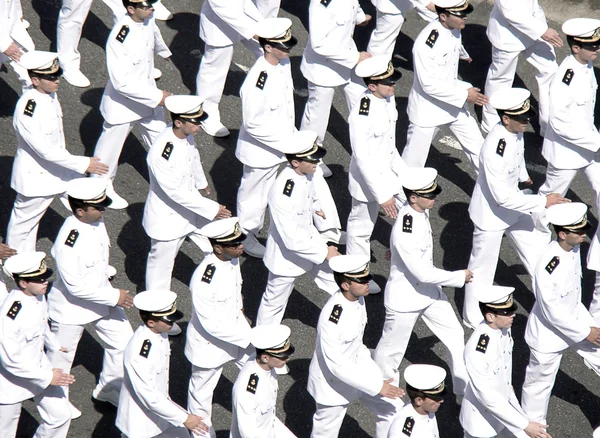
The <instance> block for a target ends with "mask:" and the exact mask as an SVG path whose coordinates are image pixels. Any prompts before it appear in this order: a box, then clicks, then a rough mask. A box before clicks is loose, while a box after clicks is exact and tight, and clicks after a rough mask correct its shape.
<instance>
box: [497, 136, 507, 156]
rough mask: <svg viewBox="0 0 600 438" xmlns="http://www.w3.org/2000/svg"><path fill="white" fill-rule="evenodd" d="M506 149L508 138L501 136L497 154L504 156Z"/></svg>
mask: <svg viewBox="0 0 600 438" xmlns="http://www.w3.org/2000/svg"><path fill="white" fill-rule="evenodd" d="M505 149H506V140H504V139H503V138H501V139H500V140H498V146H497V147H496V154H498V155H500V156H501V157H504V150H505Z"/></svg>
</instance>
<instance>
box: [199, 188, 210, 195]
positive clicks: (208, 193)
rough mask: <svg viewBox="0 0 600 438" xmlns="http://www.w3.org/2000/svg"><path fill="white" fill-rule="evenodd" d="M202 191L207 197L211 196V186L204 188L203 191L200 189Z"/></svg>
mask: <svg viewBox="0 0 600 438" xmlns="http://www.w3.org/2000/svg"><path fill="white" fill-rule="evenodd" d="M200 190H202V191H203V192H204V193H205V194H206V195H207V196H208V195H210V187H209V186H206V187H204V188H203V189H200Z"/></svg>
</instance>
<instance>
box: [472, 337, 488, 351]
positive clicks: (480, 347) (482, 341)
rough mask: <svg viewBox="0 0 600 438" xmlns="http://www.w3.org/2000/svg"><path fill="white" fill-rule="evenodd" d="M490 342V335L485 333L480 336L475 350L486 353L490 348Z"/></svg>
mask: <svg viewBox="0 0 600 438" xmlns="http://www.w3.org/2000/svg"><path fill="white" fill-rule="evenodd" d="M489 343H490V337H489V336H488V335H486V334H485V333H484V334H482V335H481V336H479V341H478V342H477V346H476V347H475V351H479V352H480V353H485V352H486V351H487V348H488V344H489Z"/></svg>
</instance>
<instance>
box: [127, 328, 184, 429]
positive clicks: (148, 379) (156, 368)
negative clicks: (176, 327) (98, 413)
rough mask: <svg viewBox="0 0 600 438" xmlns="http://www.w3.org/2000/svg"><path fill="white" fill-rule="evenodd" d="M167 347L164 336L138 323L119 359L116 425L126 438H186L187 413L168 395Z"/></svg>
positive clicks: (168, 351) (168, 350)
mask: <svg viewBox="0 0 600 438" xmlns="http://www.w3.org/2000/svg"><path fill="white" fill-rule="evenodd" d="M170 359H171V346H170V345H169V337H168V336H167V334H166V333H154V332H153V331H152V330H150V329H149V328H148V327H147V326H146V325H145V324H142V325H141V326H140V327H138V329H137V330H136V331H135V333H134V334H133V337H132V338H131V340H130V341H129V343H128V344H127V348H126V349H125V352H124V356H123V368H124V370H125V375H124V377H123V385H122V386H121V393H120V395H119V407H118V409H117V419H116V423H115V424H116V426H117V427H118V428H119V430H120V431H121V432H123V435H124V436H125V437H126V438H151V437H156V436H160V437H161V438H162V437H164V438H167V437H169V438H184V437H185V438H189V437H191V433H190V432H189V431H188V429H187V428H185V426H184V425H183V423H185V422H186V421H187V418H188V413H187V411H186V410H185V409H183V408H182V407H181V406H179V405H178V404H177V403H175V402H174V401H173V400H171V397H170V396H169V362H170Z"/></svg>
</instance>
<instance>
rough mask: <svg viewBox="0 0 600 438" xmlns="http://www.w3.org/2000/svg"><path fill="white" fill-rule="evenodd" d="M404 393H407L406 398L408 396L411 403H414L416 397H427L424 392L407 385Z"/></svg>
mask: <svg viewBox="0 0 600 438" xmlns="http://www.w3.org/2000/svg"><path fill="white" fill-rule="evenodd" d="M406 394H407V395H408V398H410V401H411V403H414V401H415V399H416V398H417V397H419V398H422V399H426V398H427V396H426V395H425V394H423V393H422V392H421V391H418V390H416V389H413V388H410V387H408V386H407V387H406Z"/></svg>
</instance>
